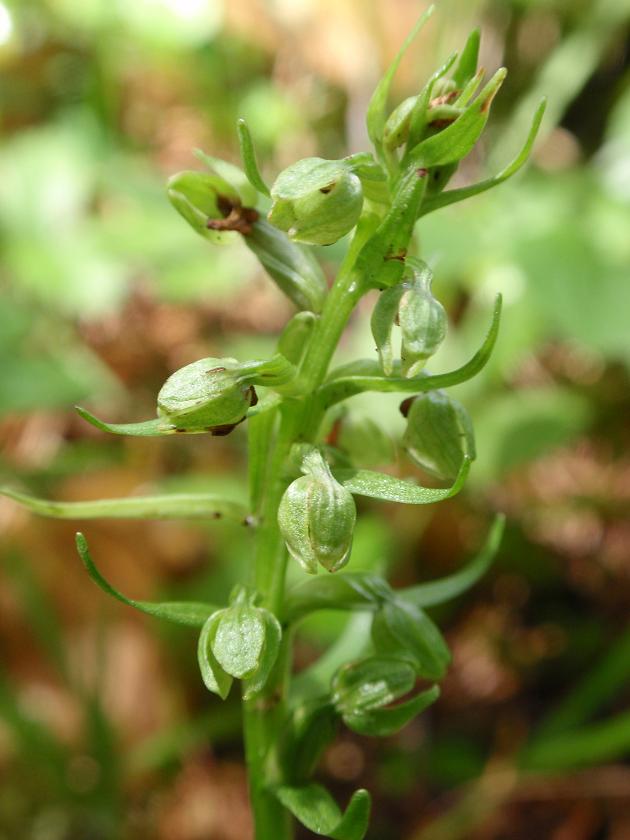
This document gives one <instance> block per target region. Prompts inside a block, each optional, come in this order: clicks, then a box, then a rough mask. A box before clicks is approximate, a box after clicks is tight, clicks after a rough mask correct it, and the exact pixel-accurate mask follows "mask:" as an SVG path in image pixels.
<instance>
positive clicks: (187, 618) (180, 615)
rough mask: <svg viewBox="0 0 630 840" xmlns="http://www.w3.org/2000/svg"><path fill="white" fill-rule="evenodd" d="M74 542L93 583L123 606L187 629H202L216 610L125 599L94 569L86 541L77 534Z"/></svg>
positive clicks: (195, 604)
mask: <svg viewBox="0 0 630 840" xmlns="http://www.w3.org/2000/svg"><path fill="white" fill-rule="evenodd" d="M76 542H77V551H78V552H79V557H80V558H81V560H82V561H83V565H84V566H85V568H86V569H87V573H88V574H89V576H90V577H91V578H92V580H93V581H94V583H95V584H96V585H97V586H100V588H101V589H102V590H103V592H106V593H107V594H108V595H111V596H112V597H113V598H116V600H118V601H121V602H122V603H123V604H127V606H128V607H135V609H137V610H140V612H143V613H147V615H152V616H154V617H155V618H164V619H166V620H167V621H172V622H173V623H174V624H184V625H186V626H188V627H203V625H204V623H205V622H206V621H207V619H208V617H209V616H211V615H212V613H214V612H215V611H216V609H217V607H215V606H213V605H212V604H202V603H199V602H197V601H164V602H162V603H160V602H157V601H136V600H134V599H133V598H127V597H126V596H125V595H123V594H122V592H119V591H118V590H117V589H114V587H113V586H112V585H111V584H110V583H108V582H107V581H106V580H105V578H104V577H103V576H102V575H101V573H100V572H99V570H98V569H97V568H96V566H95V565H94V561H93V560H92V557H91V555H90V550H89V548H88V544H87V540H86V539H85V537H84V536H83V534H81V533H78V534H77V535H76Z"/></svg>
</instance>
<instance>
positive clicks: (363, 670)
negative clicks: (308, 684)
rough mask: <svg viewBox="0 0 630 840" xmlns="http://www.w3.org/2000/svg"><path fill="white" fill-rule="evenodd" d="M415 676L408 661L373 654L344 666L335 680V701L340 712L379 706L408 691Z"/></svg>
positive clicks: (337, 672)
mask: <svg viewBox="0 0 630 840" xmlns="http://www.w3.org/2000/svg"><path fill="white" fill-rule="evenodd" d="M415 682H416V675H415V672H414V669H413V666H412V665H411V664H410V663H409V662H404V661H402V660H400V659H395V658H393V657H384V656H372V657H370V658H369V659H364V660H363V661H362V662H351V663H348V664H347V665H342V666H341V668H339V670H338V671H336V673H335V675H334V676H333V679H332V685H331V688H332V701H333V703H334V705H335V708H336V709H337V711H338V712H340V713H341V714H353V713H355V714H356V713H357V712H366V711H370V710H372V709H380V708H381V707H383V706H386V705H388V704H389V703H392V702H393V701H394V700H397V699H398V698H399V697H402V696H403V695H405V694H407V693H408V692H410V691H411V689H412V688H413V687H414V685H415Z"/></svg>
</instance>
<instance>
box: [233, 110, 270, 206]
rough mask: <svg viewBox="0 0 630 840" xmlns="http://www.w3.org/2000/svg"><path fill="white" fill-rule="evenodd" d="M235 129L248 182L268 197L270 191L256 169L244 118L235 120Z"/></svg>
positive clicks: (250, 138) (253, 152) (254, 153)
mask: <svg viewBox="0 0 630 840" xmlns="http://www.w3.org/2000/svg"><path fill="white" fill-rule="evenodd" d="M236 130H237V132H238V143H239V146H240V148H241V158H242V160H243V166H244V167H245V174H246V175H247V178H248V179H249V183H250V184H251V185H252V186H253V187H255V188H256V189H257V190H258V191H259V192H261V193H262V194H263V195H266V196H267V197H268V198H269V197H270V196H271V192H270V190H269V187H268V186H267V184H265V182H264V180H263V177H262V175H261V174H260V170H259V169H258V163H257V162H256V152H255V151H254V143H253V141H252V135H251V134H250V132H249V128H248V127H247V123H246V122H245V120H243V119H240V120H238V121H237V123H236Z"/></svg>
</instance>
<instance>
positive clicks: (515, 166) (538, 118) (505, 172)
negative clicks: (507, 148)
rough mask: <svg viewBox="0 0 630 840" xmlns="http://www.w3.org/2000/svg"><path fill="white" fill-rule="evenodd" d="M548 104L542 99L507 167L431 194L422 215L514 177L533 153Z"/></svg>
mask: <svg viewBox="0 0 630 840" xmlns="http://www.w3.org/2000/svg"><path fill="white" fill-rule="evenodd" d="M546 106H547V100H546V99H543V100H541V102H540V104H539V106H538V108H537V109H536V112H535V113H534V116H533V119H532V123H531V126H530V129H529V134H528V135H527V139H526V140H525V143H524V144H523V148H522V149H521V150H520V152H519V153H518V154H517V155H516V157H515V158H514V160H512V161H511V162H510V163H509V164H508V165H507V166H506V167H505V169H502V170H501V172H499V173H498V174H497V175H494V176H493V177H492V178H486V180H485V181H479V183H477V184H471V185H470V186H469V187H461V188H460V189H457V190H447V191H446V192H442V193H439V194H438V195H434V196H429V198H427V199H426V200H425V201H424V202H423V204H422V207H421V208H420V215H421V216H426V215H427V213H432V212H433V211H434V210H439V209H440V208H441V207H446V206H448V205H449V204H455V203H457V202H458V201H464V199H466V198H471V197H472V196H474V195H479V194H480V193H483V192H486V190H491V189H492V188H493V187H496V186H498V185H499V184H502V183H503V182H504V181H507V180H508V178H511V177H512V175H515V174H516V173H517V172H518V171H519V169H521V168H522V167H523V166H524V165H525V163H526V162H527V160H528V158H529V156H530V154H531V151H532V148H533V146H534V142H535V140H536V137H537V135H538V130H539V128H540V124H541V122H542V118H543V115H544V113H545V108H546Z"/></svg>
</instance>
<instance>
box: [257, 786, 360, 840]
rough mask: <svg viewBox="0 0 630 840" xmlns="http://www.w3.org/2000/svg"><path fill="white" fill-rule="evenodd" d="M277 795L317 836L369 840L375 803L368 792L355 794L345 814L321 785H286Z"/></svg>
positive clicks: (278, 788) (344, 839) (335, 839)
mask: <svg viewBox="0 0 630 840" xmlns="http://www.w3.org/2000/svg"><path fill="white" fill-rule="evenodd" d="M273 792H274V794H275V795H276V797H277V798H278V800H279V801H280V802H281V803H282V804H283V805H284V807H285V808H286V809H287V810H288V811H290V812H291V813H292V814H293V816H294V817H295V818H296V819H297V820H298V821H299V822H301V823H302V825H303V826H305V827H306V828H308V829H309V830H310V831H313V832H314V833H315V834H319V835H320V836H323V837H330V838H332V840H363V838H364V837H365V833H366V831H367V828H368V821H369V818H370V801H371V800H370V794H369V793H368V792H367V790H362V789H361V790H357V791H355V792H354V793H353V795H352V798H351V800H350V802H349V803H348V807H347V808H346V810H345V813H343V814H342V813H341V810H340V809H339V806H338V805H337V803H336V802H335V800H334V799H333V798H332V796H331V795H330V794H329V793H328V791H327V790H326V789H325V788H324V787H322V786H321V785H317V784H310V785H303V786H301V787H290V786H288V785H282V786H280V787H277V788H275V789H274V791H273Z"/></svg>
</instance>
